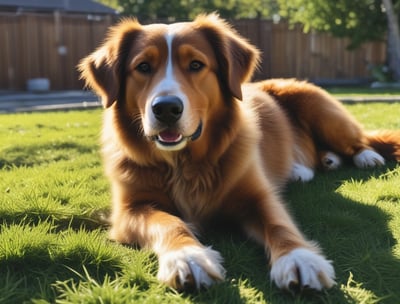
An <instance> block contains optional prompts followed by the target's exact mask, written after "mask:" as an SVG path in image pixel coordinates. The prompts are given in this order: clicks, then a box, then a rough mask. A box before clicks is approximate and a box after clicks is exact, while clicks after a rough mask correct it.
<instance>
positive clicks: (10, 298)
mask: <svg viewBox="0 0 400 304" xmlns="http://www.w3.org/2000/svg"><path fill="white" fill-rule="evenodd" d="M347 107H348V108H349V109H350V111H351V112H353V113H354V114H355V115H356V116H357V117H358V118H359V119H360V120H361V121H362V122H363V123H364V124H365V125H366V126H367V127H368V128H370V129H375V128H393V129H395V128H398V129H400V116H399V113H400V104H399V103H392V104H385V103H379V104H378V103H369V104H368V105H361V104H356V105H349V106H347ZM100 123H101V110H91V111H73V112H67V113H61V112H58V113H34V114H10V115H1V116H0V142H1V144H0V170H1V171H0V303H133V302H135V303H174V304H175V303H288V302H291V303H335V304H337V303H400V288H399V286H400V285H399V279H400V277H399V274H400V245H399V240H400V187H399V185H400V167H399V166H398V165H396V164H393V163H391V164H388V166H386V167H384V168H379V169H375V170H356V169H354V168H343V169H341V170H340V171H337V172H330V173H326V174H319V175H318V176H317V177H316V179H315V180H313V181H312V182H310V183H308V184H291V185H289V187H288V189H287V191H286V193H285V198H286V201H287V203H288V207H289V208H290V210H291V212H292V213H293V215H294V217H295V218H296V221H297V222H298V223H299V225H300V227H301V229H302V230H303V231H304V232H305V234H306V235H307V236H308V237H309V238H312V239H314V240H316V241H318V242H319V243H320V244H321V247H322V248H323V249H324V252H325V253H326V255H327V256H328V258H329V259H331V260H333V261H334V266H335V269H336V272H337V286H335V287H334V288H333V289H331V290H329V291H324V292H322V293H310V294H304V295H299V296H295V297H293V296H292V295H290V294H287V293H284V292H281V291H279V290H278V289H277V288H276V287H275V286H274V285H273V284H271V282H270V280H269V277H268V274H269V272H268V267H267V260H266V258H265V256H264V253H263V250H262V249H261V248H260V247H259V246H257V245H255V244H254V243H253V242H251V241H249V240H247V239H246V238H245V237H243V236H235V235H226V234H216V235H212V236H203V237H202V241H203V243H205V244H208V245H213V247H214V248H215V249H217V250H219V251H220V252H221V253H222V255H223V256H224V258H225V263H224V265H225V267H226V269H227V279H226V281H225V282H223V283H221V284H218V285H216V286H214V287H212V288H210V289H209V290H206V291H203V292H201V293H194V294H190V293H183V294H179V293H177V292H175V291H173V290H171V289H169V288H167V287H165V286H163V285H162V284H160V283H158V282H157V280H156V273H157V260H156V258H155V257H154V255H153V254H152V253H151V252H147V251H143V250H139V249H137V248H134V247H127V246H123V245H120V244H117V243H113V242H110V241H108V240H107V232H106V231H107V222H106V220H105V219H106V218H107V214H108V212H109V201H110V192H109V185H108V182H107V180H106V179H105V178H104V176H103V169H102V165H101V159H100V156H99V152H98V151H99V146H98V138H99V132H100Z"/></svg>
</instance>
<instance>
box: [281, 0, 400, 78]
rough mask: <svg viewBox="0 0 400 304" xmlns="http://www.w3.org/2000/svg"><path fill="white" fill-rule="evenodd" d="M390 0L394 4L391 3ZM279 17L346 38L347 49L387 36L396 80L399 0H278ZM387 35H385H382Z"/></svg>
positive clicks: (399, 51) (399, 71) (399, 45)
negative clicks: (347, 42)
mask: <svg viewBox="0 0 400 304" xmlns="http://www.w3.org/2000/svg"><path fill="white" fill-rule="evenodd" d="M393 2H394V3H393ZM278 3H279V6H280V14H281V16H283V17H285V18H287V19H288V20H290V22H291V23H301V24H303V25H304V30H305V31H306V32H307V31H309V30H311V29H315V30H319V31H326V32H330V33H331V34H332V35H334V36H337V37H348V38H350V41H351V42H350V45H349V48H355V47H358V46H359V45H360V44H362V43H363V42H366V41H376V40H384V39H385V37H387V45H388V61H387V63H388V65H389V68H390V70H391V71H392V74H393V76H394V78H395V80H397V81H400V36H399V24H398V18H397V15H398V14H399V12H400V0H357V1H355V0H335V1H326V0H278ZM386 34H387V35H386Z"/></svg>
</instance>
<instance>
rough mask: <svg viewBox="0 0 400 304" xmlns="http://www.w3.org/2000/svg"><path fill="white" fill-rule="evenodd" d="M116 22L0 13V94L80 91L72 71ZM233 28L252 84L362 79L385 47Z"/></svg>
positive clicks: (242, 25)
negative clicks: (256, 53) (249, 46)
mask: <svg viewBox="0 0 400 304" xmlns="http://www.w3.org/2000/svg"><path fill="white" fill-rule="evenodd" d="M116 21H117V19H116V17H112V16H105V17H101V18H90V16H86V15H69V14H61V13H54V14H33V13H22V14H16V15H12V14H8V13H0V46H1V47H0V90H22V89H25V87H26V81H27V80H28V79H30V78H36V77H46V78H49V79H50V82H51V88H52V89H53V90H66V89H80V88H82V86H83V83H82V81H80V80H79V79H78V73H77V71H76V65H77V64H78V62H79V60H80V59H81V58H82V57H84V56H85V55H87V54H88V53H89V52H91V51H92V50H94V49H95V48H96V47H97V46H98V45H99V43H100V42H101V41H102V40H103V39H104V35H105V33H106V31H107V28H108V27H109V26H110V25H112V24H113V23H115V22H116ZM232 23H233V24H234V27H235V28H236V29H237V30H238V31H239V32H240V33H241V34H242V35H244V36H245V37H247V38H248V40H249V41H250V42H252V43H253V44H255V45H257V46H258V48H259V49H260V50H261V51H262V63H261V64H260V68H259V70H258V71H257V73H256V77H255V78H257V79H260V78H270V77H297V78H302V79H310V80H313V81H315V80H320V79H331V80H332V79H365V78H368V77H369V75H370V74H369V71H368V65H369V64H382V63H383V62H384V61H385V57H386V47H385V44H384V43H382V42H376V43H367V44H364V45H362V46H361V47H360V48H358V49H357V50H354V51H348V50H347V49H346V46H347V45H348V40H346V39H337V38H332V37H331V36H330V35H328V34H321V33H309V34H304V33H303V32H302V30H301V28H300V26H295V27H294V28H289V26H288V25H287V24H286V23H284V22H281V23H279V24H273V23H272V22H271V21H265V20H237V21H233V22H232Z"/></svg>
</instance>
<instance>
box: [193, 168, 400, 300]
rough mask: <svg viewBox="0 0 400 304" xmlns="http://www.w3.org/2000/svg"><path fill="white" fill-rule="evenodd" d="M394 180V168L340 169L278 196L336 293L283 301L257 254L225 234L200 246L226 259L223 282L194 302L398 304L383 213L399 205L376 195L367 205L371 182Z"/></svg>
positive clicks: (398, 262) (395, 262) (397, 266)
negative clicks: (314, 248)
mask: <svg viewBox="0 0 400 304" xmlns="http://www.w3.org/2000/svg"><path fill="white" fill-rule="evenodd" d="M399 173H400V172H399V167H398V166H396V164H389V165H388V166H386V167H384V168H379V169H374V170H355V169H354V168H343V169H341V170H339V171H336V172H329V173H326V174H318V175H317V177H316V178H315V180H314V181H312V182H310V183H307V184H301V183H293V184H291V185H289V186H288V188H287V191H286V192H285V193H284V198H285V201H286V202H287V205H288V209H289V210H290V212H291V214H292V215H293V217H294V218H295V220H296V222H297V223H298V225H299V227H300V228H301V230H302V231H303V232H304V234H305V235H306V236H307V238H309V239H312V240H315V241H317V242H318V243H319V244H320V246H321V248H322V250H323V252H324V253H325V255H326V256H327V257H328V259H330V260H332V261H333V265H334V267H335V270H336V277H337V285H336V286H335V287H334V288H332V289H331V290H329V291H323V292H320V293H309V292H308V293H303V294H300V295H297V296H295V297H293V295H292V294H290V293H286V294H285V293H282V291H280V290H278V289H277V288H276V287H275V286H274V285H273V284H272V283H271V281H270V280H269V269H268V266H267V259H266V257H265V254H264V252H263V250H262V248H260V247H259V246H258V245H256V244H254V243H253V242H252V241H250V240H246V239H245V238H244V237H243V236H242V237H235V236H231V237H227V236H226V234H225V235H223V239H221V237H217V236H215V237H211V238H208V239H206V240H204V242H205V243H208V242H210V243H211V244H213V243H214V244H215V245H216V246H214V247H215V248H216V249H218V250H220V251H221V253H222V255H223V256H224V259H225V263H224V265H225V267H226V268H227V281H226V282H225V283H223V284H220V285H219V286H217V287H215V288H214V289H211V290H210V291H208V292H206V293H205V294H199V295H198V300H199V302H202V301H206V299H210V298H213V297H214V295H213V293H215V296H216V298H218V297H217V295H218V294H224V296H226V299H227V300H226V303H245V302H252V303H257V302H261V303H262V302H264V301H266V302H268V303H287V302H295V303H357V302H358V301H359V300H360V297H361V298H363V299H364V301H366V302H374V303H376V302H380V301H383V302H384V303H400V290H399V289H398V285H397V287H396V284H398V278H396V277H397V276H398V274H399V273H400V259H399V258H397V257H396V256H395V255H394V246H395V245H396V240H395V238H394V236H393V234H392V232H391V231H392V230H393V231H395V229H396V228H395V227H393V226H391V214H390V212H388V210H391V209H390V206H389V205H390V204H398V203H400V197H398V196H397V195H392V194H390V193H383V192H384V190H379V189H377V190H376V192H375V193H378V194H377V198H373V199H371V200H369V198H368V197H366V195H369V194H368V192H367V191H366V187H370V186H371V185H372V186H373V185H374V184H373V183H371V185H370V183H369V181H370V180H371V179H382V178H383V179H390V178H391V177H390V175H391V174H395V175H396V174H397V176H398V175H399ZM349 189H350V190H349ZM352 189H355V190H354V191H353V190H352ZM363 191H365V192H363ZM348 192H349V193H350V194H348ZM351 193H353V194H351ZM354 193H356V194H354ZM371 201H372V202H371ZM248 297H250V298H251V299H252V300H250V301H248V299H247V298H248Z"/></svg>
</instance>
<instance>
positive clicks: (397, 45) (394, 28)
mask: <svg viewBox="0 0 400 304" xmlns="http://www.w3.org/2000/svg"><path fill="white" fill-rule="evenodd" d="M382 3H383V6H384V7H385V11H386V16H387V19H388V38H387V39H388V42H387V47H388V64H389V68H390V70H391V71H392V73H393V78H394V80H395V81H400V30H399V20H398V18H397V15H396V12H395V11H394V9H393V2H392V0H382Z"/></svg>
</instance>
